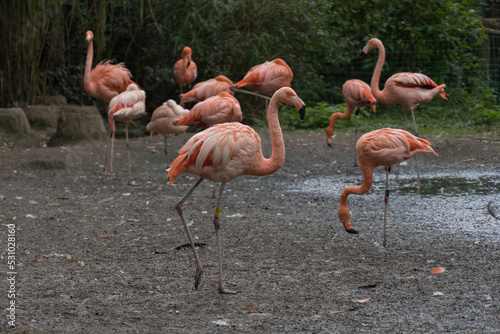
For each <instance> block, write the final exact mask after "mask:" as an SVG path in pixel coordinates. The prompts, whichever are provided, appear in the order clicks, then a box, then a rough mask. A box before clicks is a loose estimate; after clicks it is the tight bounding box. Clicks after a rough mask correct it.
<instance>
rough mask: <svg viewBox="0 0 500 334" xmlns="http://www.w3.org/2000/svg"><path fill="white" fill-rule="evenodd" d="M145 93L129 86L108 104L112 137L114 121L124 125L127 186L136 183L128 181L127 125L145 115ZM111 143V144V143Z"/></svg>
mask: <svg viewBox="0 0 500 334" xmlns="http://www.w3.org/2000/svg"><path fill="white" fill-rule="evenodd" d="M145 110H146V92H145V91H143V90H142V89H140V88H139V87H138V86H137V85H136V84H131V85H129V86H128V87H127V90H125V91H124V92H123V93H120V94H119V95H117V96H115V97H114V98H113V99H111V101H110V102H109V111H108V118H109V119H110V128H111V129H112V135H113V138H114V135H115V121H119V122H123V123H125V138H126V141H127V156H128V185H131V186H135V185H137V183H136V182H135V181H131V179H130V144H129V141H128V125H129V123H130V121H132V120H134V119H136V118H139V117H141V116H143V115H147V113H146V111H145ZM112 143H113V142H112ZM110 169H111V171H113V144H112V145H111V163H110Z"/></svg>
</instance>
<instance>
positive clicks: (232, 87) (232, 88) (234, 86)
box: [229, 85, 237, 92]
mask: <svg viewBox="0 0 500 334" xmlns="http://www.w3.org/2000/svg"><path fill="white" fill-rule="evenodd" d="M236 88H237V87H236V85H231V86H229V89H230V90H232V91H233V92H234V90H235V89H236Z"/></svg>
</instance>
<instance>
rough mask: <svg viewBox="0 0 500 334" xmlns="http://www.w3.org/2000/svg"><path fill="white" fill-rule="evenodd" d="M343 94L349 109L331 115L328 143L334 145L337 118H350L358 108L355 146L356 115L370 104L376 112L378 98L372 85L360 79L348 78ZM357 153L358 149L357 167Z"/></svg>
mask: <svg viewBox="0 0 500 334" xmlns="http://www.w3.org/2000/svg"><path fill="white" fill-rule="evenodd" d="M342 94H343V95H344V99H345V102H346V104H347V110H346V112H345V113H340V112H336V113H333V114H332V116H331V117H330V124H329V125H328V127H327V128H326V144H327V145H328V146H330V147H332V136H333V131H334V129H335V120H336V119H337V118H338V119H348V118H349V117H351V114H352V112H353V111H354V110H355V109H356V112H355V113H354V146H356V143H357V141H358V122H357V120H356V116H357V115H358V113H359V109H360V108H363V107H364V106H370V107H371V108H372V110H373V111H374V112H375V110H376V109H375V108H376V106H375V103H377V100H375V98H374V97H373V95H372V91H371V89H370V86H368V84H366V83H365V82H363V81H361V80H358V79H351V80H347V81H346V82H345V83H344V85H343V86H342ZM357 166H358V163H357V155H356V150H354V167H357Z"/></svg>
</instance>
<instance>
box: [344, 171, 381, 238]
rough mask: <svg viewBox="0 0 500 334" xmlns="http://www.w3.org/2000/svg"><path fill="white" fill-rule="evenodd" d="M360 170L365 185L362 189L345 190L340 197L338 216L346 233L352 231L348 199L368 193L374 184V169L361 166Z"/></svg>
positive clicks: (350, 188) (349, 188)
mask: <svg viewBox="0 0 500 334" xmlns="http://www.w3.org/2000/svg"><path fill="white" fill-rule="evenodd" d="M359 168H360V169H361V172H362V173H363V184H362V185H361V187H348V188H345V189H344V190H343V191H342V194H341V195H340V206H339V211H338V216H339V219H340V221H341V222H342V224H343V225H344V228H345V230H346V231H348V230H350V229H351V214H350V212H349V206H348V205H347V197H348V196H349V195H351V194H355V195H363V194H365V193H367V192H368V190H370V188H371V186H372V183H373V167H363V166H362V165H361V164H360V166H359Z"/></svg>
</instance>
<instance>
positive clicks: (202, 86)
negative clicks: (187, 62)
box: [179, 75, 234, 106]
mask: <svg viewBox="0 0 500 334" xmlns="http://www.w3.org/2000/svg"><path fill="white" fill-rule="evenodd" d="M232 84H233V82H232V81H231V80H230V79H228V78H227V77H225V76H223V75H218V76H217V77H215V78H214V79H209V80H207V81H202V82H199V83H197V84H196V85H194V87H193V89H191V90H190V91H189V92H187V93H185V94H181V95H179V97H180V99H181V101H180V105H181V106H184V105H185V104H186V103H189V102H199V101H204V100H206V99H207V98H209V97H211V96H215V95H217V94H219V93H220V92H227V93H229V94H231V95H234V92H233V91H232V90H231V89H230V87H231V85H232Z"/></svg>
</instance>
